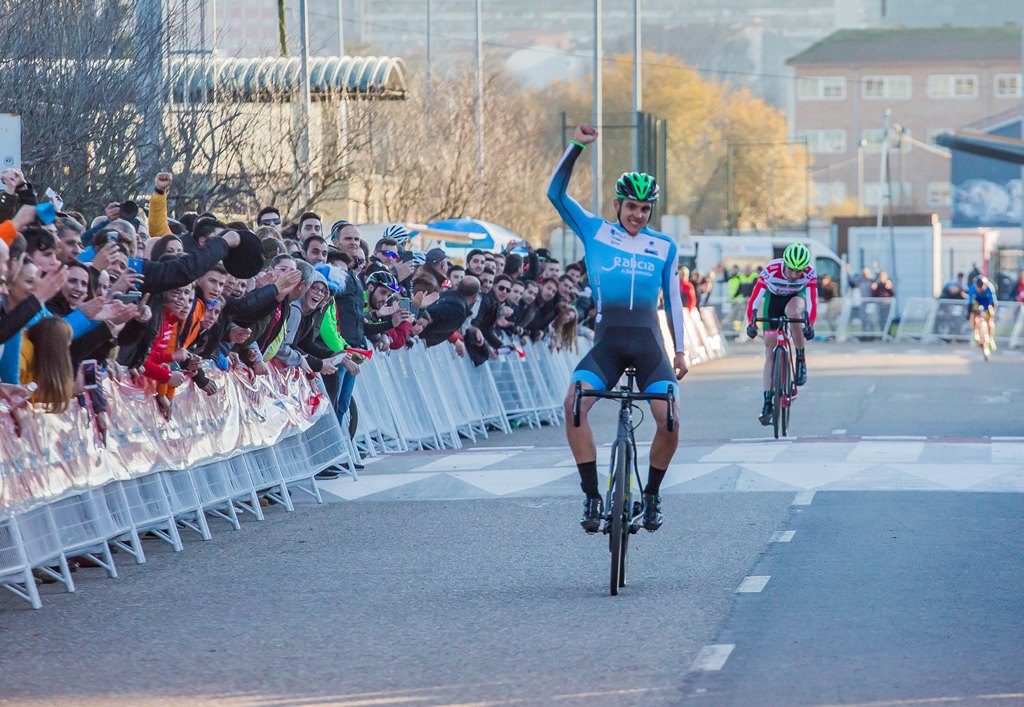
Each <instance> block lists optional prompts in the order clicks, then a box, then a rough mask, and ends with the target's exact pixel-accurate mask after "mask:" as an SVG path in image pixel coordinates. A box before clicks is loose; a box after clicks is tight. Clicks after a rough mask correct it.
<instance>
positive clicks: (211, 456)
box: [0, 311, 725, 608]
mask: <svg viewBox="0 0 1024 707" xmlns="http://www.w3.org/2000/svg"><path fill="white" fill-rule="evenodd" d="M685 322H686V338H687V350H688V359H689V361H690V363H691V365H698V364H699V363H701V362H703V361H706V360H708V359H711V358H716V357H719V356H723V355H725V346H724V342H723V339H722V336H721V332H720V331H719V329H718V322H717V318H716V317H715V313H714V312H713V311H706V312H696V311H693V312H688V313H687V314H686V319H685ZM589 348H590V342H589V341H588V340H587V339H585V338H580V339H578V341H577V348H576V350H575V351H570V350H562V351H553V350H551V349H550V348H549V347H548V345H547V344H546V343H543V342H538V343H533V344H529V345H527V346H526V348H525V350H524V351H522V355H519V354H517V353H512V354H507V355H504V356H501V357H499V358H497V359H494V360H492V361H490V362H488V363H487V364H485V365H483V366H473V365H472V363H471V362H470V361H469V359H468V357H459V356H456V355H455V353H454V349H453V348H452V347H451V346H435V347H432V348H429V349H427V348H424V347H423V346H422V344H417V345H416V346H413V347H412V348H408V349H402V350H399V351H393V352H388V353H385V354H378V355H376V356H374V358H373V359H372V361H370V362H368V363H367V364H364V365H363V366H362V367H361V369H360V373H359V376H358V379H357V382H356V387H355V396H354V399H355V402H356V407H357V409H358V411H359V414H358V425H357V429H356V434H355V436H354V439H351V440H350V439H349V437H348V435H347V434H344V433H343V432H342V428H341V426H339V424H338V420H337V417H336V416H335V415H334V414H333V411H332V410H330V406H329V405H328V404H327V401H326V396H325V395H324V393H323V392H322V390H321V389H318V387H317V384H316V383H314V382H311V381H310V380H309V379H307V378H305V377H304V376H301V375H299V374H298V373H297V372H295V371H294V370H292V371H288V372H283V373H282V372H278V371H276V370H275V371H273V372H272V374H271V376H269V377H258V378H257V377H252V376H250V375H248V374H246V373H244V372H242V371H232V372H231V373H227V374H224V373H221V372H219V371H213V372H211V373H210V376H211V377H212V378H214V379H215V380H216V381H217V382H218V384H219V385H220V387H221V390H220V391H219V392H218V393H217V394H216V395H215V396H212V397H207V396H205V395H204V394H202V393H201V392H198V391H197V390H196V389H195V388H194V387H193V386H187V387H184V388H182V389H181V391H180V394H179V395H178V396H177V397H176V399H175V402H174V405H175V410H174V414H173V415H172V418H171V419H170V420H169V421H167V420H164V419H163V418H162V417H158V415H159V412H158V410H157V408H156V405H155V402H154V399H153V396H152V394H151V391H143V390H140V389H138V388H136V387H134V386H133V385H131V384H129V383H127V382H121V381H117V380H109V379H108V380H105V381H104V389H105V392H106V393H107V397H108V401H109V417H110V420H109V428H108V429H109V431H108V435H107V441H106V444H105V445H103V444H100V442H99V441H98V439H97V436H96V434H95V432H94V428H93V424H94V423H93V421H92V420H91V419H90V416H89V414H88V413H87V412H86V411H85V410H84V409H83V408H81V407H80V406H78V405H77V404H74V405H72V408H71V409H69V410H68V411H67V412H65V413H62V414H42V413H36V414H34V415H32V416H31V417H30V419H29V420H27V421H25V422H24V423H23V424H22V425H21V428H20V434H19V430H18V429H17V428H16V427H15V424H14V421H13V419H12V418H10V417H8V416H4V417H3V418H2V419H0V435H2V436H0V585H2V586H4V587H5V588H7V589H9V590H10V591H12V592H14V593H15V594H16V595H18V596H19V597H21V598H23V599H25V600H27V601H29V602H30V603H31V604H32V606H33V607H34V608H39V607H40V606H41V600H40V595H39V591H38V588H37V586H36V581H35V577H34V575H33V572H34V571H35V572H36V573H38V574H39V575H43V576H47V577H49V578H51V579H53V580H55V581H56V582H58V583H59V584H60V585H62V586H63V588H64V589H65V590H66V591H68V592H73V591H75V583H74V580H73V578H72V576H71V573H70V571H69V567H68V563H67V557H70V556H86V557H88V558H89V559H90V560H91V561H92V562H94V563H95V564H96V565H98V566H99V567H101V568H103V569H104V570H105V571H106V573H107V574H108V575H109V576H111V577H116V576H117V567H116V565H115V563H114V560H113V553H112V551H111V547H112V546H113V547H116V548H117V549H118V551H120V552H121V553H123V556H124V557H126V558H128V559H130V560H132V561H134V562H137V563H140V564H141V563H144V562H145V561H146V556H145V549H144V547H143V544H142V542H141V539H142V536H143V535H146V534H148V535H149V536H150V537H153V538H156V539H159V540H161V541H163V542H166V543H168V544H169V545H170V546H171V547H172V548H173V549H174V550H175V551H180V550H181V549H182V536H183V535H188V534H195V535H197V536H198V537H201V538H202V539H204V540H209V539H210V538H211V537H212V530H211V526H212V525H213V524H217V523H219V524H225V523H226V524H228V525H229V526H230V527H232V528H233V529H235V530H238V529H240V527H241V524H240V521H239V518H240V516H245V515H250V516H252V517H253V518H254V519H256V520H263V518H264V511H263V506H262V503H267V502H269V503H270V504H272V505H280V506H282V507H284V508H285V510H286V511H289V512H290V511H293V510H294V504H293V502H292V492H294V491H302V492H305V493H307V494H308V495H309V496H311V497H312V498H313V499H315V500H316V501H317V502H322V499H321V497H320V492H319V489H318V488H317V485H316V479H315V475H316V473H317V472H319V471H321V470H323V469H325V468H326V467H328V466H331V465H333V464H341V465H343V466H344V467H347V469H348V473H349V474H350V475H351V476H352V477H353V479H358V476H357V474H356V472H355V471H354V464H353V463H352V462H355V461H359V460H360V459H361V457H362V456H364V455H368V456H374V455H379V454H382V453H386V452H402V451H408V450H415V449H442V448H449V449H457V448H460V447H461V446H462V443H463V441H464V440H468V441H475V440H477V439H479V438H480V437H486V436H488V434H489V433H490V431H493V430H499V431H502V432H510V431H511V430H512V429H513V428H514V427H520V426H522V427H537V426H540V425H542V424H558V423H560V422H562V421H563V410H562V399H563V396H564V394H565V390H566V387H567V385H568V379H569V376H570V374H571V372H572V370H573V368H574V367H575V365H576V362H577V360H578V359H579V357H581V356H583V355H585V353H586V351H587V350H588V349H589ZM243 370H244V369H243ZM261 502H262V503H261Z"/></svg>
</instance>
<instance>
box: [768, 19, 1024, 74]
mask: <svg viewBox="0 0 1024 707" xmlns="http://www.w3.org/2000/svg"><path fill="white" fill-rule="evenodd" d="M1020 37H1021V28H1020V27H1019V26H1013V25H1010V26H1001V27H912V28H892V29H842V30H839V31H837V32H833V33H832V34H830V35H829V36H827V37H825V38H824V39H822V40H820V41H818V42H815V43H814V44H812V45H811V46H809V47H808V48H807V49H805V50H803V51H802V52H800V53H799V54H796V55H795V56H792V57H790V58H789V59H787V60H786V63H787V64H789V65H791V66H793V65H796V66H801V65H805V64H882V63H885V64H893V63H901V64H903V63H906V64H913V63H919V62H920V63H932V62H951V61H1010V62H1017V63H1020V57H1021V49H1020Z"/></svg>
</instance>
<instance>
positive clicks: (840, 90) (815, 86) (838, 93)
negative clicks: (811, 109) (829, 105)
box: [796, 76, 846, 101]
mask: <svg viewBox="0 0 1024 707" xmlns="http://www.w3.org/2000/svg"><path fill="white" fill-rule="evenodd" d="M796 97H797V99H798V100H801V101H841V100H843V99H844V98H846V77H844V76H802V77H800V78H798V79H797V81H796Z"/></svg>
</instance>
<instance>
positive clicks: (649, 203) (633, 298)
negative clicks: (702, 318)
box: [548, 125, 686, 533]
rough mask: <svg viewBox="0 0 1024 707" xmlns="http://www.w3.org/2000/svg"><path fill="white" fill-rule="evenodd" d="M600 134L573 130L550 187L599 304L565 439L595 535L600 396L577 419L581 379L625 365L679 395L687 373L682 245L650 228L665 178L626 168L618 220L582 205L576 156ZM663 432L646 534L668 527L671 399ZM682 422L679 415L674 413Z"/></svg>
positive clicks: (606, 375) (592, 380)
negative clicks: (572, 191)
mask: <svg viewBox="0 0 1024 707" xmlns="http://www.w3.org/2000/svg"><path fill="white" fill-rule="evenodd" d="M596 139H597V129H596V128H594V127H593V126H591V125H580V126H579V127H577V128H576V133H575V135H574V136H573V139H572V142H571V143H570V144H569V147H568V149H566V151H565V153H564V154H563V155H562V159H561V160H559V162H558V166H557V167H556V168H555V172H554V174H553V175H552V177H551V184H550V185H549V186H548V199H550V200H551V203H552V204H554V206H555V209H556V210H557V211H558V213H559V215H560V216H561V217H562V219H563V220H564V221H565V223H566V224H567V225H568V226H569V228H571V229H572V230H573V232H574V233H575V234H576V235H577V236H578V237H579V238H580V240H582V241H583V246H584V249H585V258H586V265H587V274H588V276H589V278H590V287H591V290H592V292H593V297H594V300H595V303H596V305H597V317H596V332H595V333H596V335H595V338H594V347H593V348H592V349H591V350H590V353H588V354H587V355H586V356H585V357H584V358H583V360H582V361H580V364H579V365H578V366H577V367H576V372H575V373H574V374H573V376H572V380H571V382H570V384H569V392H568V394H567V395H566V398H565V415H566V421H567V424H566V437H567V438H568V442H569V448H570V449H572V454H573V457H574V458H575V460H576V466H577V468H578V469H579V473H580V486H581V487H582V489H583V493H584V494H585V495H586V500H585V502H584V506H583V517H582V518H581V519H580V525H582V526H583V529H584V530H586V531H587V532H588V533H594V532H597V530H598V529H599V527H600V524H601V515H602V511H603V508H602V505H603V502H602V499H601V493H600V491H598V488H597V449H596V447H595V446H594V434H593V432H592V431H591V429H590V424H589V422H588V420H587V413H588V412H589V410H590V408H591V407H593V405H594V403H595V402H596V399H595V398H583V399H582V400H581V402H580V425H579V427H575V426H573V425H572V424H571V423H570V422H569V421H570V420H571V419H572V414H573V410H572V408H573V402H574V397H575V396H574V393H575V384H576V382H577V381H579V382H580V383H581V385H582V387H583V388H585V389H588V390H605V389H608V388H610V387H612V386H614V385H615V384H616V383H617V382H618V380H619V378H620V377H621V376H622V373H623V371H624V370H625V369H626V368H628V367H633V368H635V369H636V374H637V375H636V380H637V383H638V385H639V387H640V389H641V390H642V391H643V392H645V393H667V392H668V391H669V389H671V390H672V391H673V393H674V394H675V397H676V398H677V399H678V397H679V385H678V383H677V382H676V381H677V380H681V379H682V377H683V376H684V375H686V357H685V356H684V355H683V318H682V317H683V307H682V301H681V299H680V296H679V275H678V264H677V256H676V245H675V242H674V241H673V240H672V238H671V237H669V236H666V235H665V234H663V233H658V232H657V231H654V230H651V229H650V228H648V227H647V224H648V222H649V221H650V218H651V211H652V209H653V208H654V204H655V203H656V202H657V201H658V194H659V190H658V184H657V182H656V181H655V179H654V177H652V176H651V175H649V174H644V173H642V172H625V173H623V175H622V176H621V177H619V180H618V181H617V182H616V183H615V215H616V220H615V221H606V220H604V219H603V218H601V217H600V216H595V215H594V214H591V213H589V212H588V211H586V210H584V209H583V207H581V206H580V205H579V204H578V203H577V202H576V200H575V199H573V198H572V197H570V196H569V195H568V194H566V187H567V186H568V184H569V178H570V177H571V176H572V168H573V165H574V164H575V163H576V159H577V158H578V157H579V156H580V153H582V152H583V150H584V149H585V148H586V146H587V145H589V144H590V143H592V142H594V140H596ZM662 293H664V306H665V314H666V316H667V318H668V321H669V325H670V328H671V330H672V334H673V338H674V339H675V342H674V351H675V356H674V360H673V362H672V363H669V360H668V357H667V356H666V355H665V350H664V347H663V345H662V338H661V334H660V328H659V324H658V298H659V295H661V294H662ZM651 411H652V412H653V414H654V418H655V421H656V422H657V424H658V431H657V432H656V433H655V435H654V441H653V442H652V443H651V453H650V468H649V470H648V477H647V484H646V486H645V487H644V494H643V495H644V516H643V526H644V528H645V529H647V530H649V531H655V530H657V529H658V528H660V527H661V524H662V514H661V496H660V490H661V482H662V480H663V479H664V478H665V472H666V470H667V469H668V465H669V463H670V462H671V461H672V456H673V455H674V454H675V451H676V447H677V446H678V444H679V428H678V425H675V426H674V427H673V429H672V430H671V431H669V429H668V403H667V402H665V401H662V400H655V401H651ZM673 416H674V417H675V418H676V419H678V413H677V412H675V411H673Z"/></svg>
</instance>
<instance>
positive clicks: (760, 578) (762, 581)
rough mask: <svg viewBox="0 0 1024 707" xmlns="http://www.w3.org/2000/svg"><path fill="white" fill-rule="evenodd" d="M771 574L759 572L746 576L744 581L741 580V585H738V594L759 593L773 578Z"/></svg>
mask: <svg viewBox="0 0 1024 707" xmlns="http://www.w3.org/2000/svg"><path fill="white" fill-rule="evenodd" d="M771 578H772V576H771V575H770V574H758V575H752V576H750V577H744V578H743V581H742V582H740V586H738V587H736V593H737V594H757V593H759V592H760V591H761V590H762V589H764V586H765V585H766V584H768V580H769V579H771Z"/></svg>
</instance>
